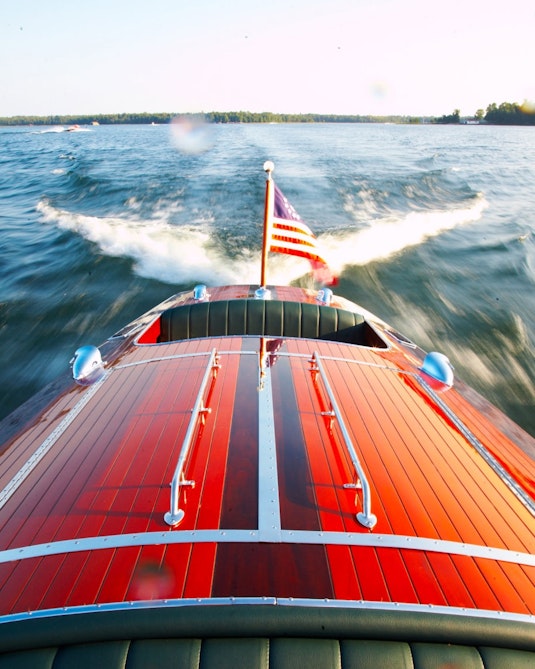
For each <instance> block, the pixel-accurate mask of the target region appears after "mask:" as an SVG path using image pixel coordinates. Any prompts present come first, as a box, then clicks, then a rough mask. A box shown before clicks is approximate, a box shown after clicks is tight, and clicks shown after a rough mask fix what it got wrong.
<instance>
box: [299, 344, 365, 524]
mask: <svg viewBox="0 0 535 669" xmlns="http://www.w3.org/2000/svg"><path fill="white" fill-rule="evenodd" d="M310 364H311V367H310V371H311V372H312V374H313V379H314V380H315V377H316V375H317V374H319V375H320V377H321V380H322V382H323V386H324V388H325V392H326V393H327V397H328V398H329V402H330V404H331V410H330V411H328V412H323V415H326V416H328V417H329V418H330V419H331V424H332V421H333V420H334V419H335V418H336V420H337V422H338V427H339V428H340V432H341V433H342V437H343V440H344V442H345V446H346V448H347V452H348V454H349V457H350V459H351V462H352V463H353V467H354V468H355V476H356V481H355V482H354V483H348V484H345V485H344V488H349V487H350V488H358V489H362V511H359V512H358V513H357V520H358V522H359V523H360V524H361V525H363V526H364V527H367V528H368V529H370V530H371V529H373V528H374V527H375V524H376V523H377V516H375V515H374V514H373V513H372V511H371V506H372V503H371V492H370V485H369V483H368V479H367V478H366V474H365V472H364V469H363V468H362V465H361V464H360V461H359V459H358V456H357V453H356V451H355V447H354V446H353V442H352V441H351V437H350V435H349V432H348V431H347V428H346V426H345V423H344V419H343V418H342V414H341V412H340V409H339V407H338V404H337V402H336V399H335V397H334V393H333V391H332V388H331V385H330V383H329V379H328V378H327V374H326V373H325V369H324V367H323V363H322V362H321V359H320V356H319V354H318V353H317V351H314V353H313V355H312V359H311V360H310Z"/></svg>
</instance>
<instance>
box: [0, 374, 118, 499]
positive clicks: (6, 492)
mask: <svg viewBox="0 0 535 669" xmlns="http://www.w3.org/2000/svg"><path fill="white" fill-rule="evenodd" d="M109 375H110V372H109V371H105V372H104V374H103V376H102V377H101V378H100V379H99V380H98V381H96V382H95V383H94V384H93V385H92V386H90V387H89V388H88V389H87V390H86V391H85V393H84V394H83V395H82V397H81V399H80V400H79V401H78V402H77V403H76V404H75V405H74V406H73V408H72V409H71V410H70V411H69V413H67V415H66V416H65V418H63V420H62V421H61V422H60V423H59V424H58V425H57V426H56V427H55V428H54V430H52V432H51V433H50V434H49V435H48V437H46V439H45V440H44V441H43V442H42V443H41V444H40V446H38V447H37V450H36V451H35V452H34V454H33V455H32V456H31V457H30V458H29V459H28V460H27V461H26V462H25V463H24V465H23V466H22V467H21V468H20V469H19V471H18V472H17V473H16V474H15V476H14V477H13V478H12V479H11V481H10V482H9V483H8V484H7V485H6V487H5V488H4V489H3V490H2V492H0V509H1V508H2V507H3V506H4V505H5V504H6V502H7V501H8V500H9V499H10V498H11V497H12V496H13V495H14V494H15V492H16V491H17V490H18V488H19V487H20V485H21V484H22V483H23V482H24V481H25V480H26V479H27V478H28V476H29V475H30V474H31V473H32V471H33V470H34V469H35V468H36V467H37V465H38V464H39V463H40V462H41V460H42V459H43V458H44V457H45V455H46V454H47V453H48V451H49V450H50V449H51V448H52V447H53V446H54V444H55V443H56V441H57V440H58V439H59V438H60V437H61V435H62V434H63V433H64V432H65V430H66V429H67V428H68V427H69V425H70V424H71V423H72V422H73V420H74V419H75V418H76V417H77V416H78V415H79V414H80V412H81V411H82V409H83V408H84V407H85V405H86V404H87V403H88V402H89V400H90V399H91V398H92V397H93V395H95V393H96V392H97V391H98V390H99V389H100V387H101V385H102V384H103V383H104V381H105V380H106V379H107V378H108V376H109Z"/></svg>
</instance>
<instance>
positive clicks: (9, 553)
mask: <svg viewBox="0 0 535 669" xmlns="http://www.w3.org/2000/svg"><path fill="white" fill-rule="evenodd" d="M197 543H216V544H217V543H285V544H319V545H339V546H340V545H341V546H365V547H373V548H396V549H403V550H413V551H427V552H432V553H445V554H448V555H461V556H465V557H472V558H482V559H486V560H496V561H498V562H510V563H513V564H518V565H525V566H528V567H535V555H532V554H530V553H523V552H521V551H512V550H508V549H505V548H494V547H492V546H478V545H477V544H465V543H460V542H456V541H444V540H441V539H428V538H424V537H411V536H406V535H392V534H370V533H368V532H366V533H364V532H363V533H351V532H311V531H308V530H275V529H273V528H272V527H269V528H267V530H169V531H165V532H142V533H139V534H116V535H110V536H104V537H87V538H83V539H68V540H65V541H53V542H50V543H45V544H36V545H35V546H21V547H20V548H10V549H7V550H4V551H0V564H2V563H6V562H14V561H17V560H27V559H30V558H39V557H46V556H49V555H60V554H70V553H79V552H81V551H96V550H105V549H107V548H110V549H114V548H126V547H131V546H160V545H172V544H197Z"/></svg>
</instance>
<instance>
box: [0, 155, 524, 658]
mask: <svg viewBox="0 0 535 669" xmlns="http://www.w3.org/2000/svg"><path fill="white" fill-rule="evenodd" d="M266 170H267V172H268V179H267V197H266V203H267V204H266V217H265V220H266V221H267V224H266V229H268V230H269V220H270V212H272V209H271V204H270V202H272V198H273V196H272V190H270V189H271V188H272V186H271V182H272V179H271V167H269V166H267V167H266ZM293 220H294V221H296V220H297V217H296V216H294V217H293ZM265 255H266V254H264V256H265ZM314 257H316V256H314ZM316 259H317V257H316ZM264 271H265V266H264V265H263V274H264ZM264 278H265V277H264V276H263V277H262V279H264ZM72 368H73V376H74V377H75V379H76V381H77V382H76V383H75V382H74V381H73V380H72V378H71V377H70V376H69V379H67V380H59V381H58V382H56V383H55V384H53V385H52V386H51V387H50V388H49V389H47V390H46V391H45V392H43V393H42V394H41V395H40V396H38V397H37V398H35V399H34V400H33V401H31V402H29V403H28V404H27V405H25V406H24V407H22V408H21V409H20V410H19V411H18V412H15V414H13V415H12V416H10V417H9V418H8V419H6V420H5V421H4V422H3V423H2V424H1V425H0V428H1V431H2V434H3V438H2V440H1V441H2V446H1V448H0V479H1V480H0V668H3V667H32V669H41V668H45V667H47V668H56V669H57V668H58V667H86V666H87V667H89V666H91V667H95V666H102V667H106V668H110V669H115V668H116V667H117V668H118V667H121V668H123V667H127V669H136V668H138V667H153V666H154V667H155V666H158V667H203V668H205V667H227V666H228V667H231V666H232V667H268V666H269V667H272V668H278V667H298V666H309V667H326V668H330V667H359V668H362V667H364V668H371V667H374V668H375V667H395V668H397V667H404V668H408V667H416V668H421V667H462V668H467V667H470V668H472V667H474V668H475V667H478V668H481V667H486V668H495V667H509V668H513V667H514V668H518V667H528V666H529V667H533V666H535V555H534V553H535V518H534V515H535V444H534V440H533V439H532V438H531V437H530V436H529V435H528V434H526V433H525V432H523V431H522V430H521V429H520V428H519V427H518V426H516V425H514V424H513V423H512V422H511V421H510V420H509V419H507V418H506V417H505V416H504V415H503V414H501V413H500V412H499V411H498V410H497V409H496V408H494V407H492V406H491V405H490V404H488V403H487V402H486V401H485V400H483V399H482V398H480V397H479V396H478V395H477V394H476V393H475V392H474V391H473V390H471V389H470V388H468V387H467V386H466V385H465V384H463V383H462V382H461V381H459V380H457V379H454V378H453V372H452V370H451V366H450V365H449V364H448V361H447V360H446V359H445V358H444V357H443V356H441V355H439V354H436V353H431V354H425V353H424V352H423V351H422V350H421V349H420V348H418V346H416V345H415V344H414V343H413V342H411V341H410V340H408V339H407V338H406V337H404V336H402V335H401V334H399V333H398V332H397V331H396V330H395V329H393V328H392V327H390V326H388V325H387V324H385V323H384V322H383V321H381V320H380V319H378V318H376V317H375V316H373V315H371V314H370V313H369V312H368V311H366V310H365V309H363V308H361V307H359V306H358V305H356V304H353V303H351V302H349V301H348V300H346V299H344V298H342V297H338V296H336V295H334V294H333V293H332V291H331V290H330V289H328V288H323V289H321V290H319V291H316V290H310V289H304V288H297V287H290V286H272V285H266V282H265V281H263V280H262V281H261V282H260V286H250V285H236V286H226V287H213V288H207V287H204V286H196V287H195V288H194V289H193V290H191V291H188V292H183V293H180V294H178V295H174V296H173V297H171V298H170V299H169V300H167V301H165V302H164V303H162V304H160V305H159V306H157V307H155V308H154V309H153V310H151V311H150V312H149V313H147V314H145V315H143V316H141V317H140V318H138V319H137V320H135V321H133V322H132V323H130V324H129V325H127V326H126V327H125V328H124V329H122V330H121V331H120V332H118V333H116V334H115V335H114V336H112V337H111V338H110V339H109V340H108V341H106V342H105V343H104V344H103V345H102V346H101V347H100V348H99V349H97V348H95V347H92V346H89V347H82V348H81V349H79V350H78V351H77V352H76V355H75V357H74V360H73V364H72Z"/></svg>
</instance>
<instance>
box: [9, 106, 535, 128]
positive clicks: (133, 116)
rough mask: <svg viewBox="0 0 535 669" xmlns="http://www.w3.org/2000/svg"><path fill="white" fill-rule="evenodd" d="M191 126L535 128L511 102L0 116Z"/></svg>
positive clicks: (18, 121)
mask: <svg viewBox="0 0 535 669" xmlns="http://www.w3.org/2000/svg"><path fill="white" fill-rule="evenodd" d="M177 118H178V119H181V120H183V121H186V122H187V121H189V122H192V123H198V122H206V123H392V124H410V125H419V124H442V125H444V124H450V125H459V124H460V125H480V124H492V125H535V113H533V112H531V111H529V112H527V111H525V110H524V109H523V108H522V106H520V105H517V104H514V103H513V104H511V103H502V104H501V105H500V106H499V107H497V105H495V104H493V105H489V107H487V113H486V114H484V112H483V110H478V112H477V114H476V116H466V117H462V116H460V113H459V110H457V109H456V110H455V111H454V112H453V114H449V115H444V116H440V117H435V116H409V115H405V116H403V115H391V116H372V115H360V114H355V115H349V114H277V113H274V112H247V111H231V112H208V113H199V114H193V113H186V114H180V113H167V112H165V113H148V112H143V113H121V114H93V115H89V114H66V115H51V116H8V117H6V116H5V117H0V126H21V125H22V126H32V125H33V126H73V125H80V126H82V125H83V126H87V125H93V126H98V125H165V124H168V123H171V122H172V121H173V119H177Z"/></svg>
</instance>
